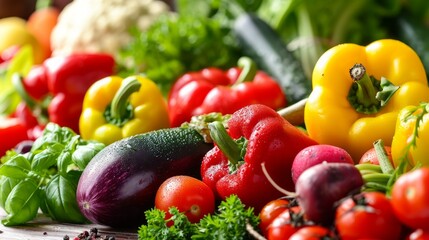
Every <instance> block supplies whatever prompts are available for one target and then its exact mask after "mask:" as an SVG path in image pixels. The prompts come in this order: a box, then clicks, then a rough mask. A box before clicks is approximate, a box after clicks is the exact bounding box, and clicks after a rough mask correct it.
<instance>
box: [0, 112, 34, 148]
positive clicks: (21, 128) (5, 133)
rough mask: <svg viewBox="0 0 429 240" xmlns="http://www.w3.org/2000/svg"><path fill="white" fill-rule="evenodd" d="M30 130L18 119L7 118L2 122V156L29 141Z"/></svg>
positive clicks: (0, 141) (0, 145)
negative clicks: (21, 143) (19, 144)
mask: <svg viewBox="0 0 429 240" xmlns="http://www.w3.org/2000/svg"><path fill="white" fill-rule="evenodd" d="M27 131H28V128H27V127H26V126H25V124H24V123H23V122H22V121H21V120H20V119H18V118H5V119H2V120H1V121H0V156H3V155H4V154H5V153H6V151H8V150H10V149H12V148H14V147H15V146H16V145H17V144H18V143H20V142H21V141H24V140H27V139H28V135H27Z"/></svg>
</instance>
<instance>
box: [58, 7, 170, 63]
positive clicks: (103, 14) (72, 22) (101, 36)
mask: <svg viewBox="0 0 429 240" xmlns="http://www.w3.org/2000/svg"><path fill="white" fill-rule="evenodd" d="M168 12H170V8H169V6H168V5H167V4H166V3H165V2H163V1H160V0H74V1H72V2H71V3H70V4H68V5H67V6H66V7H65V8H64V10H63V11H62V12H61V14H60V16H59V18H58V23H57V25H56V26H55V28H54V29H53V31H52V35H51V46H52V50H53V52H52V55H55V56H57V55H68V54H71V53H74V52H105V53H110V54H112V55H117V53H118V51H119V49H120V48H121V47H123V46H126V44H128V43H129V42H130V41H131V36H130V34H129V29H130V27H132V26H134V25H137V27H138V28H139V30H141V31H144V30H146V29H147V28H148V27H149V26H150V24H151V23H152V22H153V21H154V20H155V19H156V18H157V17H158V16H160V15H161V14H165V13H168Z"/></svg>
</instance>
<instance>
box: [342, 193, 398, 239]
mask: <svg viewBox="0 0 429 240" xmlns="http://www.w3.org/2000/svg"><path fill="white" fill-rule="evenodd" d="M335 227H336V229H337V231H338V234H339V236H340V238H341V239H344V240H347V239H386V240H393V239H400V235H401V230H402V224H401V222H400V221H399V220H398V219H397V218H396V216H395V213H394V212H393V208H392V206H391V203H390V200H389V199H388V198H387V197H386V195H385V194H383V193H380V192H363V193H360V194H358V195H355V196H352V197H349V198H347V199H345V200H344V201H342V202H341V203H340V205H339V206H338V208H337V211H336V217H335Z"/></svg>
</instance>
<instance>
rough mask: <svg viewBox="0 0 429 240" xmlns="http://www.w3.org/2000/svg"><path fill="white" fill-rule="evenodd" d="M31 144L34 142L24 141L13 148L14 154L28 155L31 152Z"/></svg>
mask: <svg viewBox="0 0 429 240" xmlns="http://www.w3.org/2000/svg"><path fill="white" fill-rule="evenodd" d="M33 143H34V141H32V140H24V141H22V142H20V143H18V144H17V145H16V146H15V148H14V149H15V152H17V153H21V154H24V153H28V152H29V151H30V150H31V147H33Z"/></svg>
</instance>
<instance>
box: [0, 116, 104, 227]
mask: <svg viewBox="0 0 429 240" xmlns="http://www.w3.org/2000/svg"><path fill="white" fill-rule="evenodd" d="M103 148H104V144H102V143H99V142H94V141H87V140H83V139H82V138H81V137H80V135H77V134H76V133H74V132H73V131H72V130H71V129H69V128H66V127H60V126H59V125H57V124H54V123H48V124H47V125H46V127H45V130H44V131H43V134H42V136H41V137H39V138H38V139H36V141H35V142H34V144H33V146H32V148H31V150H30V152H29V153H25V154H17V153H12V152H8V154H7V155H6V157H5V158H3V159H2V160H3V161H4V163H3V164H2V165H1V166H0V189H1V191H0V206H1V207H3V208H4V210H5V211H6V212H7V213H8V216H7V217H6V218H5V219H3V220H2V223H3V224H4V225H6V226H14V225H21V224H24V223H26V222H28V221H31V220H33V219H34V218H35V217H36V216H37V213H38V211H39V209H41V210H42V212H43V213H45V214H46V215H48V216H50V217H51V218H52V219H54V220H57V221H61V222H70V223H84V222H86V219H85V217H84V216H83V215H82V213H81V212H80V210H79V207H78V205H77V202H76V189H77V184H78V181H79V178H80V175H81V174H82V171H83V170H84V168H85V167H86V165H87V164H88V163H89V161H90V160H91V159H92V157H93V156H94V155H95V154H97V153H98V152H99V151H100V150H101V149H103Z"/></svg>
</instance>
